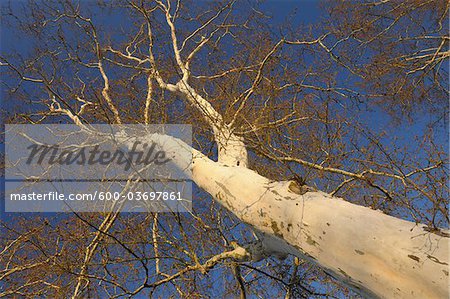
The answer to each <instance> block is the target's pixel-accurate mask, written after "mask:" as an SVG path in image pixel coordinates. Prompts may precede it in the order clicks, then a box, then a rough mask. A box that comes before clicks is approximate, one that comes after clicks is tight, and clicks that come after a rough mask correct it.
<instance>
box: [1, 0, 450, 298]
mask: <svg viewBox="0 0 450 299" xmlns="http://www.w3.org/2000/svg"><path fill="white" fill-rule="evenodd" d="M296 5H297V6H298V9H299V12H297V11H296V10H295V9H294V6H296ZM308 5H309V6H311V5H317V7H320V10H321V11H322V12H323V13H321V14H320V16H321V18H320V19H318V20H316V21H315V22H312V23H309V24H308V23H307V22H303V21H302V17H305V16H306V14H307V13H308V12H306V13H305V12H303V13H302V12H301V10H308V8H307V7H308ZM277 6H279V7H277ZM283 6H287V7H284V8H283ZM277 9H283V11H284V13H285V16H284V18H285V21H279V20H277V21H276V20H274V19H273V18H272V17H271V12H270V11H272V13H274V12H276V10H277ZM447 23H448V2H446V1H440V0H433V1H415V0H410V1H389V0H385V1H367V2H357V1H333V2H324V3H322V4H321V5H320V6H319V4H314V3H309V4H306V3H304V2H300V3H297V4H295V3H290V2H287V3H283V4H277V3H275V2H268V3H266V4H264V3H263V4H261V3H257V2H247V1H243V2H240V1H217V2H213V1H211V2H209V1H207V2H197V1H170V0H167V1H166V0H161V1H140V0H128V1H98V2H93V1H63V0H61V1H43V2H36V1H28V2H25V1H24V2H22V1H20V2H14V1H12V2H6V1H3V2H2V31H3V34H2V35H3V38H2V44H3V45H2V54H1V66H2V67H1V71H2V82H3V86H2V89H3V95H4V96H3V98H4V103H5V104H4V110H3V116H4V121H5V122H7V123H31V124H43V123H71V124H76V125H78V126H80V127H83V126H86V125H88V124H95V123H106V124H169V123H180V124H191V125H192V126H193V138H194V144H193V146H192V147H189V146H187V145H184V146H180V142H179V141H178V140H176V139H175V138H173V137H172V136H167V135H157V134H153V135H143V136H141V139H142V140H151V141H153V142H156V143H158V144H159V145H160V146H161V148H163V149H165V150H166V151H168V152H170V151H174V152H175V153H179V152H180V151H187V152H188V153H190V154H192V157H193V158H192V161H191V162H190V165H189V167H190V169H191V171H192V181H193V182H194V184H195V185H196V188H195V189H194V201H193V204H194V207H193V211H192V212H191V213H179V214H176V213H136V214H123V213H119V212H110V213H72V214H46V215H40V214H7V213H6V214H4V217H3V219H2V222H1V223H2V237H1V249H0V250H1V256H0V261H1V264H0V265H1V269H0V279H1V281H2V282H3V284H2V286H1V288H0V296H6V297H11V296H12V297H18V298H20V297H53V298H59V297H72V298H91V297H92V298H105V297H111V298H115V297H134V296H136V297H142V296H149V297H156V298H168V297H171V298H172V297H183V298H184V297H186V298H200V297H218V298H228V297H230V298H233V297H240V298H246V297H263V298H278V297H285V298H300V297H301V298H315V297H319V298H322V297H326V298H328V297H330V298H343V297H344V298H345V297H357V296H362V297H380V298H446V297H447V296H448V273H449V269H448V257H449V253H448V237H449V234H448V230H447V228H448V221H449V218H448V197H449V194H448V185H447V180H448V165H447V159H448V151H447V142H448V131H447V126H448V122H447V117H448V86H447V78H448V65H447V64H448V57H449V56H450V52H449V50H448V41H449V36H448V30H447V28H446V24H447ZM120 137H121V138H123V137H124V136H120ZM174 145H176V146H174ZM183 162H185V161H179V163H180V165H181V164H182V163H183Z"/></svg>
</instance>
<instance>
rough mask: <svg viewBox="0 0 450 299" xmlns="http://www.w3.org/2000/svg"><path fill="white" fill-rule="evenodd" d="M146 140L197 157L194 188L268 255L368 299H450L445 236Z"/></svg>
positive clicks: (167, 141) (170, 143)
mask: <svg viewBox="0 0 450 299" xmlns="http://www.w3.org/2000/svg"><path fill="white" fill-rule="evenodd" d="M148 138H150V139H152V141H154V142H157V143H158V144H160V145H161V146H162V147H163V148H164V149H165V150H167V151H169V153H170V152H174V153H179V152H180V150H192V153H193V155H194V156H193V162H192V179H193V181H194V182H195V183H196V184H197V185H198V186H199V187H200V188H202V189H204V190H205V191H207V192H208V193H210V194H211V195H212V196H213V197H214V199H215V200H216V201H218V202H219V203H220V204H222V205H223V206H224V207H225V208H227V209H228V210H230V211H231V212H233V213H234V214H235V215H236V216H237V217H238V218H239V219H241V220H242V221H243V222H245V223H247V224H248V225H250V226H252V227H253V228H254V229H255V230H257V231H258V232H262V233H263V235H264V236H265V240H264V242H263V243H264V245H265V246H266V250H268V251H269V253H277V254H284V253H286V254H293V255H296V256H298V257H301V258H306V259H308V260H309V261H312V262H314V263H316V264H317V265H319V266H321V267H322V268H324V269H325V271H326V272H328V273H329V274H330V275H332V276H334V277H335V278H337V279H339V280H341V281H342V282H343V283H345V284H346V285H347V286H349V287H352V288H353V289H355V290H356V291H358V292H359V293H361V294H362V295H364V296H366V297H380V298H447V297H448V238H447V237H445V236H441V235H437V234H434V233H431V232H428V231H426V230H424V226H423V225H416V224H414V223H412V222H409V221H405V220H401V219H397V218H394V217H391V216H388V215H385V214H383V213H381V212H379V211H374V210H372V209H370V208H366V207H362V206H358V205H354V204H351V203H349V202H346V201H344V200H342V199H339V198H335V197H332V196H330V195H328V194H326V193H323V192H312V191H308V192H306V193H304V192H305V191H307V190H306V189H302V187H301V186H298V185H297V183H296V182H293V181H281V182H275V181H271V180H269V179H267V178H265V177H263V176H261V175H259V174H257V173H256V172H255V171H253V170H250V169H248V168H243V167H235V166H227V165H224V164H222V163H220V162H214V161H212V160H210V159H208V158H207V157H205V156H204V155H203V154H201V153H200V152H198V151H196V150H193V149H190V148H189V146H187V145H185V144H184V145H183V144H182V143H180V141H178V140H176V139H174V138H171V137H169V136H163V135H152V136H148ZM180 145H182V146H180ZM179 162H180V163H181V164H180V166H184V167H185V166H186V161H179ZM302 193H304V194H302Z"/></svg>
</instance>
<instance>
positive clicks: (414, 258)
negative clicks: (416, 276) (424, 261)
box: [408, 254, 420, 262]
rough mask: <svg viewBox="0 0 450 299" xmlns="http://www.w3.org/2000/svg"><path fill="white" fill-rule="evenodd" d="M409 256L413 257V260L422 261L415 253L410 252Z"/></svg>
mask: <svg viewBox="0 0 450 299" xmlns="http://www.w3.org/2000/svg"><path fill="white" fill-rule="evenodd" d="M408 257H409V258H410V259H412V260H415V261H416V262H420V258H419V257H417V256H415V255H412V254H408Z"/></svg>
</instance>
